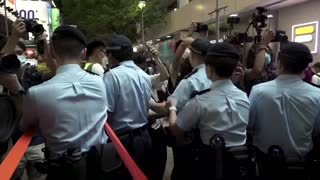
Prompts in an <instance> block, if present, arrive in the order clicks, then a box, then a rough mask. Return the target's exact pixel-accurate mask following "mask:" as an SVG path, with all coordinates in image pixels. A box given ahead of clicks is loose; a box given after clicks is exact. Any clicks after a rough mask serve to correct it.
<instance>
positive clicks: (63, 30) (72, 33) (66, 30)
mask: <svg viewBox="0 0 320 180" xmlns="http://www.w3.org/2000/svg"><path fill="white" fill-rule="evenodd" d="M56 37H73V38H75V39H77V40H78V41H79V42H80V43H81V44H83V45H84V46H86V45H87V40H86V36H85V35H84V34H83V33H82V32H81V31H80V30H79V29H77V28H75V27H73V26H70V25H62V26H59V27H58V28H57V29H56V30H55V31H54V32H53V34H52V39H53V40H54V38H56Z"/></svg>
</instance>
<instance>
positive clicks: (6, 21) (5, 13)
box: [4, 0, 9, 37]
mask: <svg viewBox="0 0 320 180" xmlns="http://www.w3.org/2000/svg"><path fill="white" fill-rule="evenodd" d="M4 17H5V20H4V22H5V25H6V35H7V37H9V28H8V16H7V1H6V0H5V1H4Z"/></svg>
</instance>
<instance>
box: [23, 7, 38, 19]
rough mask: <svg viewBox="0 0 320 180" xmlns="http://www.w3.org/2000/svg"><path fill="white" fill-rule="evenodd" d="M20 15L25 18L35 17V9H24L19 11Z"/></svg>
mask: <svg viewBox="0 0 320 180" xmlns="http://www.w3.org/2000/svg"><path fill="white" fill-rule="evenodd" d="M19 16H20V17H22V18H25V19H34V18H35V17H34V16H35V14H34V11H33V10H29V11H26V10H24V9H22V10H20V11H19Z"/></svg>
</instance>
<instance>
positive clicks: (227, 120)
mask: <svg viewBox="0 0 320 180" xmlns="http://www.w3.org/2000/svg"><path fill="white" fill-rule="evenodd" d="M239 57H240V56H239V52H238V51H237V50H236V49H235V48H234V47H233V46H232V45H230V44H227V43H217V44H214V45H212V46H211V47H210V48H209V50H208V53H207V56H206V59H205V64H206V75H207V77H208V78H209V79H210V80H211V81H212V82H213V83H212V85H211V87H210V89H208V90H204V91H202V92H199V93H198V95H197V96H196V97H194V98H192V99H191V100H190V101H189V102H188V103H187V104H186V105H185V106H184V107H183V109H182V110H181V111H180V112H179V114H178V116H177V112H176V111H177V110H176V105H177V102H176V101H175V100H170V101H169V105H170V108H169V109H170V116H169V122H170V131H171V133H172V134H173V135H176V136H177V135H179V134H181V133H184V132H186V131H190V130H191V129H193V128H195V127H197V128H199V130H200V137H201V141H202V143H203V144H205V145H209V142H210V139H211V138H212V137H213V136H214V135H215V134H219V135H220V136H221V137H222V138H223V139H224V140H225V143H226V147H234V146H241V145H244V144H245V142H246V128H247V124H248V118H249V108H250V104H249V100H248V98H247V96H246V94H245V93H244V92H243V91H241V90H239V89H238V88H237V87H235V86H234V85H233V83H232V81H231V77H232V74H233V71H234V70H235V68H236V66H237V63H238V61H239ZM213 165H214V162H212V163H211V166H209V167H201V168H202V170H203V171H201V173H200V174H199V177H200V175H201V176H204V177H206V179H209V177H211V176H206V175H207V174H210V173H211V172H212V170H214V168H213ZM201 168H200V169H201ZM208 172H209V173H208ZM212 174H214V173H212Z"/></svg>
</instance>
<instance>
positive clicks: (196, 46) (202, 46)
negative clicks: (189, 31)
mask: <svg viewBox="0 0 320 180" xmlns="http://www.w3.org/2000/svg"><path fill="white" fill-rule="evenodd" d="M210 45H211V44H210V41H209V40H208V39H206V38H202V37H200V38H197V39H196V40H194V41H193V43H192V44H191V48H190V49H191V51H192V52H194V53H196V54H198V55H201V56H205V55H206V54H207V51H208V48H209V47H210Z"/></svg>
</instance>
